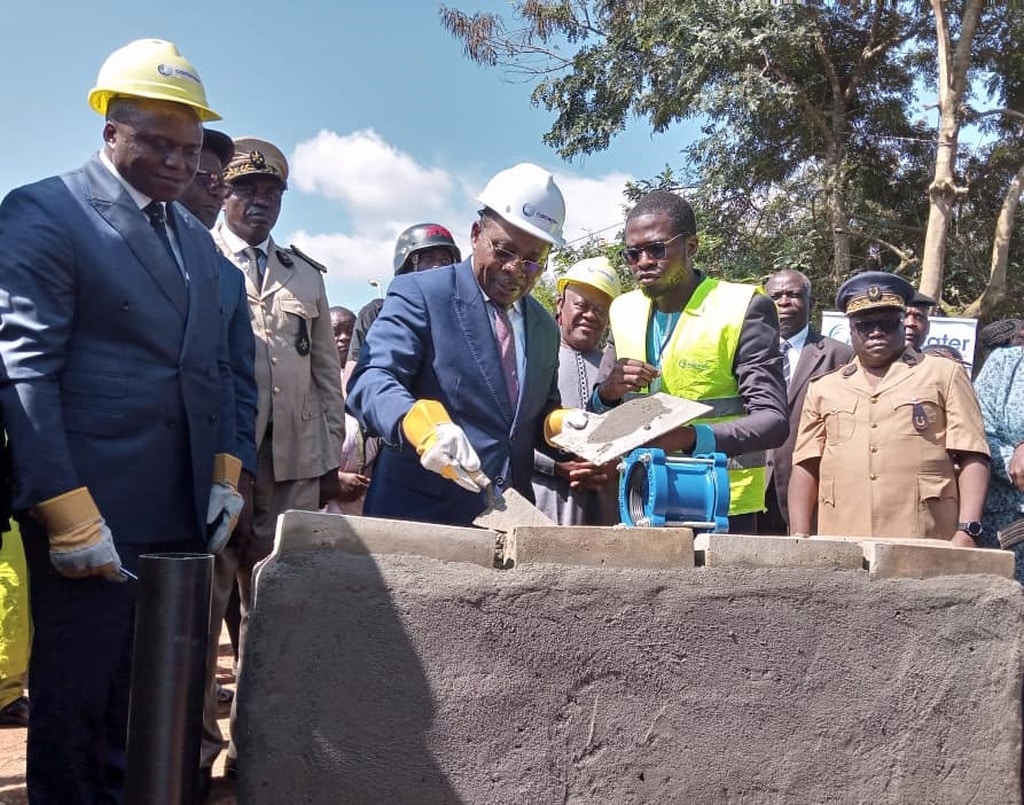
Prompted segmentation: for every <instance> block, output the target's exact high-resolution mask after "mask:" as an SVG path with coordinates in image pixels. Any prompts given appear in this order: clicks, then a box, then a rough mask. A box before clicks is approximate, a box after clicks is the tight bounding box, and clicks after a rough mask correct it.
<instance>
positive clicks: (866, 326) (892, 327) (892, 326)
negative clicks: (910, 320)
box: [850, 319, 903, 338]
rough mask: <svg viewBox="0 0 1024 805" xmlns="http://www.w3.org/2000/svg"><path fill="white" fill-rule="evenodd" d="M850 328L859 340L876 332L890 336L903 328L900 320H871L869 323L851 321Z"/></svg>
mask: <svg viewBox="0 0 1024 805" xmlns="http://www.w3.org/2000/svg"><path fill="white" fill-rule="evenodd" d="M850 326H851V327H852V328H853V329H854V330H856V331H857V335H859V336H860V337H861V338H867V337H868V336H869V335H871V334H872V333H873V332H875V331H876V330H877V331H878V332H880V333H881V334H882V335H892V334H893V333H895V332H896V331H897V330H898V329H899V328H900V327H902V326H903V321H902V320H901V319H872V320H870V321H851V322H850Z"/></svg>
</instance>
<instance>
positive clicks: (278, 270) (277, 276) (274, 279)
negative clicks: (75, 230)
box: [259, 238, 295, 299]
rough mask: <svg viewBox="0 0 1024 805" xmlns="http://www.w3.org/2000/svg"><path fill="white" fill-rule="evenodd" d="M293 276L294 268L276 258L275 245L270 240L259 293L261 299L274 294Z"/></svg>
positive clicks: (272, 240)
mask: <svg viewBox="0 0 1024 805" xmlns="http://www.w3.org/2000/svg"><path fill="white" fill-rule="evenodd" d="M294 276H295V267H294V266H287V265H285V264H284V263H283V262H282V261H281V259H280V258H279V257H278V256H277V245H276V244H275V243H274V239H273V238H271V239H270V241H269V242H268V243H267V268H266V273H265V274H264V276H263V289H262V290H261V291H260V293H259V297H260V298H261V299H262V298H263V297H264V296H270V295H271V294H273V293H276V292H277V291H279V290H280V289H281V288H283V287H284V286H285V285H287V284H288V283H289V282H291V279H292V277H294Z"/></svg>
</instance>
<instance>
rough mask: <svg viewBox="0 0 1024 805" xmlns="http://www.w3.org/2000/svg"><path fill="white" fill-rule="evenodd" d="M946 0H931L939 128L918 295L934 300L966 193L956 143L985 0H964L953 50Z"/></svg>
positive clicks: (940, 289)
mask: <svg viewBox="0 0 1024 805" xmlns="http://www.w3.org/2000/svg"><path fill="white" fill-rule="evenodd" d="M945 4H946V0H931V5H932V10H933V11H934V12H935V33H936V41H937V46H938V63H939V84H938V86H939V131H938V143H937V145H936V148H937V153H936V155H935V175H934V177H933V179H932V183H931V185H930V186H929V188H928V204H929V209H928V228H927V230H926V231H925V237H924V249H923V254H922V256H921V283H920V288H921V293H924V294H927V295H928V296H930V297H932V298H933V299H935V300H939V299H941V297H942V277H943V272H944V270H945V259H946V233H947V232H948V231H949V220H950V218H951V217H952V214H953V206H954V205H955V204H956V201H957V199H958V198H959V197H960V196H961V195H963V194H964V193H965V192H966V191H965V190H964V189H963V188H959V187H957V186H956V181H955V171H954V168H955V166H956V156H957V147H958V145H959V137H960V123H961V117H962V105H963V102H964V91H965V87H966V85H967V68H968V67H969V65H970V54H971V43H972V41H973V40H974V32H975V30H976V28H977V25H978V18H979V17H980V16H981V12H982V10H983V7H984V5H985V0H969V1H968V2H967V4H966V5H965V7H964V18H963V24H962V25H961V27H960V40H959V41H958V42H957V46H956V52H955V53H953V52H952V43H951V41H950V35H949V23H948V21H947V20H946V10H945Z"/></svg>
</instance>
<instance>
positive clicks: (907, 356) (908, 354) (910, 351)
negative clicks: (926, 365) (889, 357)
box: [900, 347, 924, 366]
mask: <svg viewBox="0 0 1024 805" xmlns="http://www.w3.org/2000/svg"><path fill="white" fill-rule="evenodd" d="M900 360H901V361H903V362H904V363H905V364H906V365H907V366H917V365H918V364H919V363H920V362H921V361H923V360H924V353H923V352H918V351H917V350H916V349H915V348H914V347H904V348H903V354H902V355H900Z"/></svg>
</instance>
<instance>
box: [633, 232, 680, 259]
mask: <svg viewBox="0 0 1024 805" xmlns="http://www.w3.org/2000/svg"><path fill="white" fill-rule="evenodd" d="M685 234H686V233H685V232H680V233H679V234H678V235H674V236H673V237H671V238H669V239H668V240H656V241H654V243H645V244H644V245H643V246H627V247H626V248H625V249H623V250H622V251H620V252H619V256H620V257H622V259H623V260H625V261H626V263H627V264H628V265H631V266H635V265H636V264H637V263H639V262H640V255H642V254H643V253H644V252H647V254H648V255H650V258H651V259H652V260H664V259H665V255H666V254H667V252H668V244H670V243H671V242H672V241H674V240H679V238H681V237H682V236H683V235H685Z"/></svg>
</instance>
